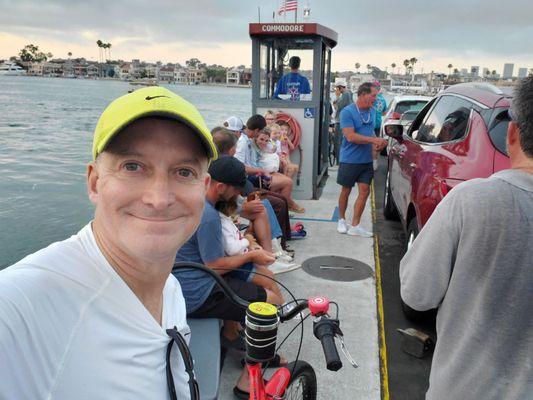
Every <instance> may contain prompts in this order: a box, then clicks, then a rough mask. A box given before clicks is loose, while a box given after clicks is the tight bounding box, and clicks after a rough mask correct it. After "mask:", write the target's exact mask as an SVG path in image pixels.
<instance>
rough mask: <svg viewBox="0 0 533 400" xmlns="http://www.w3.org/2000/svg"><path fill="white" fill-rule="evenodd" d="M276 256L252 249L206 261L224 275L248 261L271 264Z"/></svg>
mask: <svg viewBox="0 0 533 400" xmlns="http://www.w3.org/2000/svg"><path fill="white" fill-rule="evenodd" d="M275 260H276V258H275V257H274V255H272V253H269V252H268V251H265V250H263V249H261V250H251V251H249V252H247V253H244V254H239V255H236V256H225V257H220V258H218V259H216V260H213V261H210V262H206V263H205V265H207V266H208V267H209V268H211V269H212V270H214V271H216V272H217V273H219V274H220V275H224V274H225V273H227V272H231V271H233V270H234V269H237V268H239V267H241V266H242V265H244V264H246V263H250V262H251V263H254V264H259V265H269V264H272V263H273V262H274V261H275Z"/></svg>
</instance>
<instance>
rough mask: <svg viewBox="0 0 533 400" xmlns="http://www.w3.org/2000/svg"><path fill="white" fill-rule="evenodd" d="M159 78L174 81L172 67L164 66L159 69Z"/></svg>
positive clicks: (164, 80)
mask: <svg viewBox="0 0 533 400" xmlns="http://www.w3.org/2000/svg"><path fill="white" fill-rule="evenodd" d="M159 80H160V81H163V82H175V81H176V79H175V78H174V67H171V66H166V67H161V68H160V69H159Z"/></svg>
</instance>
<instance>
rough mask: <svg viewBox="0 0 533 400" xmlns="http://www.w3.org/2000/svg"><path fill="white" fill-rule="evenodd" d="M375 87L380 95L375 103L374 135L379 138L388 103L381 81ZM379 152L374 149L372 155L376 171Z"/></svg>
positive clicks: (376, 82) (375, 82)
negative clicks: (382, 91)
mask: <svg viewBox="0 0 533 400" xmlns="http://www.w3.org/2000/svg"><path fill="white" fill-rule="evenodd" d="M374 85H375V86H376V88H377V90H378V94H377V96H376V100H375V101H374V105H373V107H374V109H375V110H376V117H375V123H374V133H375V134H376V136H377V137H380V136H381V135H380V131H381V123H382V117H383V115H385V112H386V111H387V101H386V100H385V97H384V96H383V94H382V93H381V83H380V82H379V81H374ZM378 153H379V152H378V151H377V150H376V149H374V151H373V153H372V158H373V163H374V171H375V170H376V169H378Z"/></svg>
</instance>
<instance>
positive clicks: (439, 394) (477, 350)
mask: <svg viewBox="0 0 533 400" xmlns="http://www.w3.org/2000/svg"><path fill="white" fill-rule="evenodd" d="M509 117H510V122H509V127H508V131H507V147H508V153H509V157H510V159H511V168H512V169H509V170H505V171H500V172H498V173H496V174H494V175H492V176H491V177H489V178H488V179H473V180H470V181H468V182H465V183H462V184H460V185H459V186H457V187H455V188H454V189H453V190H452V191H451V192H450V193H449V194H448V195H447V196H446V197H445V198H444V200H443V201H442V202H441V203H440V204H439V206H438V207H437V208H436V210H435V212H434V213H433V215H432V216H431V218H430V220H429V221H428V222H427V223H426V225H425V226H424V228H423V229H422V231H421V232H420V235H419V236H418V237H417V239H416V240H415V242H414V244H413V247H412V248H411V249H410V250H409V251H408V252H407V254H406V255H405V256H404V258H403V260H402V262H401V264H400V280H401V295H402V299H403V300H404V301H405V303H407V304H408V305H409V306H410V307H412V308H414V309H415V310H418V311H424V310H428V309H431V308H435V307H438V314H437V336H438V339H437V345H436V348H435V354H434V356H433V363H432V366H431V375H430V378H429V390H428V392H427V395H426V398H427V399H430V400H440V399H447V400H448V399H461V400H469V399H476V400H477V399H483V400H489V399H494V400H496V399H498V400H499V399H506V400H513V399H516V400H518V399H532V398H533V370H532V365H531V361H532V360H531V356H532V355H533V322H532V321H533V320H532V316H533V308H532V304H533V303H532V293H533V270H532V267H533V77H529V78H526V79H524V80H523V81H522V82H521V83H520V84H519V85H518V87H517V88H516V90H515V97H514V100H513V104H512V107H511V109H510V112H509Z"/></svg>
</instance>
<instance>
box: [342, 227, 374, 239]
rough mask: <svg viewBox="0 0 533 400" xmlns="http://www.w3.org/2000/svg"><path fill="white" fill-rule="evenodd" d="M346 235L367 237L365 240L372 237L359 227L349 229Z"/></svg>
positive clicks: (370, 233)
mask: <svg viewBox="0 0 533 400" xmlns="http://www.w3.org/2000/svg"><path fill="white" fill-rule="evenodd" d="M347 233H348V235H350V236H362V237H367V238H369V237H372V236H373V234H372V232H369V231H367V230H366V229H364V228H363V227H362V226H361V225H357V226H352V227H350V229H348V232H347Z"/></svg>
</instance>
